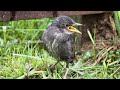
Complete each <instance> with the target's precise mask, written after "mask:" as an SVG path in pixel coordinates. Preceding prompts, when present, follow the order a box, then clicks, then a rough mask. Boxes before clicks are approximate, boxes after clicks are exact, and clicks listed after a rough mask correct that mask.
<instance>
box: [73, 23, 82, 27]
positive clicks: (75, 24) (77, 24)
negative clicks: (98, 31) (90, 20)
mask: <svg viewBox="0 0 120 90" xmlns="http://www.w3.org/2000/svg"><path fill="white" fill-rule="evenodd" d="M72 26H82V24H80V23H74V24H73V25H72Z"/></svg>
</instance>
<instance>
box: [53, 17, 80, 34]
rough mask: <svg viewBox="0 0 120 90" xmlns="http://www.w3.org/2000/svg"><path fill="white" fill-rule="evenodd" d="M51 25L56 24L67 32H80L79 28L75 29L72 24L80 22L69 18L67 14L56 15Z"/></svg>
mask: <svg viewBox="0 0 120 90" xmlns="http://www.w3.org/2000/svg"><path fill="white" fill-rule="evenodd" d="M53 25H56V26H57V27H59V28H61V29H62V30H63V31H64V32H69V33H73V32H77V33H80V34H82V33H81V32H80V31H79V30H77V29H76V28H75V27H74V26H79V25H82V24H79V23H76V22H75V21H74V20H73V19H71V18H70V17H68V16H59V17H57V18H56V19H55V20H54V22H53Z"/></svg>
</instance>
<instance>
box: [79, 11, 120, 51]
mask: <svg viewBox="0 0 120 90" xmlns="http://www.w3.org/2000/svg"><path fill="white" fill-rule="evenodd" d="M81 23H82V24H83V25H84V26H82V27H81V32H82V37H81V50H82V51H85V50H89V49H91V48H92V42H91V40H90V38H89V36H88V33H87V29H88V30H89V31H90V32H91V34H92V36H93V37H94V35H95V38H96V39H95V41H96V48H102V47H110V46H113V45H114V47H115V48H114V49H117V48H119V44H118V43H119V41H118V35H117V31H116V27H115V22H114V17H113V13H111V12H110V13H102V14H94V15H84V16H82V22H81ZM113 41H114V42H113Z"/></svg>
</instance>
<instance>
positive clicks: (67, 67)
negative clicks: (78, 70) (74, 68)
mask: <svg viewBox="0 0 120 90" xmlns="http://www.w3.org/2000/svg"><path fill="white" fill-rule="evenodd" d="M68 71H69V63H68V62H67V63H66V71H65V75H64V79H66V77H67V74H68Z"/></svg>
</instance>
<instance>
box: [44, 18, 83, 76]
mask: <svg viewBox="0 0 120 90" xmlns="http://www.w3.org/2000/svg"><path fill="white" fill-rule="evenodd" d="M78 25H82V24H79V23H76V22H75V21H74V20H73V19H71V18H70V17H68V16H59V17H57V18H56V19H55V20H54V21H53V22H52V24H51V25H50V26H49V27H48V28H47V30H46V31H45V32H44V33H43V35H42V41H43V44H44V46H45V48H46V49H47V51H48V52H49V54H50V55H51V56H53V57H54V58H56V60H57V63H56V64H55V65H52V66H51V67H50V68H51V69H53V68H55V66H56V65H57V64H58V62H59V61H65V62H66V74H65V76H64V78H66V75H67V73H68V68H69V63H72V62H73V60H74V58H75V50H74V36H73V33H74V32H76V33H80V34H82V33H81V32H80V31H79V30H77V29H76V28H75V27H74V26H78Z"/></svg>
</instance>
